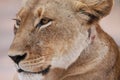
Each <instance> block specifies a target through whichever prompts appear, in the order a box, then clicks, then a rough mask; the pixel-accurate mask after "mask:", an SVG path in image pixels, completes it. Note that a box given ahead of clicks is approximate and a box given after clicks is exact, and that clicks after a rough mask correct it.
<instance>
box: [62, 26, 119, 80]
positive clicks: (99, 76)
mask: <svg viewBox="0 0 120 80" xmlns="http://www.w3.org/2000/svg"><path fill="white" fill-rule="evenodd" d="M95 31H96V35H95V39H94V41H92V42H91V43H90V44H89V46H88V47H87V48H86V49H85V50H83V52H82V53H81V55H80V56H79V58H78V59H77V61H76V62H75V63H73V64H72V65H71V66H70V67H69V68H68V70H67V71H66V72H65V75H66V76H64V79H63V80H73V79H74V80H118V79H117V74H120V71H116V68H119V67H117V65H119V64H118V62H119V61H120V60H118V57H119V55H118V53H119V51H118V48H117V47H118V46H117V45H116V43H115V42H114V40H113V39H112V38H111V37H110V36H109V35H107V34H106V33H105V32H104V31H103V30H102V29H101V28H100V27H99V25H96V27H95ZM111 47H112V48H111ZM113 48H114V49H113ZM117 70H118V69H117ZM119 70H120V69H119ZM116 72H118V73H116ZM115 78H116V79H115Z"/></svg>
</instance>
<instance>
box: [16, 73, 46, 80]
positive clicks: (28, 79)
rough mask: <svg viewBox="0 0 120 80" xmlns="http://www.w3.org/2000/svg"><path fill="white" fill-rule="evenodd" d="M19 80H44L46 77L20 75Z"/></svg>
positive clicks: (40, 75)
mask: <svg viewBox="0 0 120 80" xmlns="http://www.w3.org/2000/svg"><path fill="white" fill-rule="evenodd" d="M18 77H19V80H43V79H44V76H43V75H42V74H32V73H19V74H18Z"/></svg>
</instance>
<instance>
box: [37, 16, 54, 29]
mask: <svg viewBox="0 0 120 80" xmlns="http://www.w3.org/2000/svg"><path fill="white" fill-rule="evenodd" d="M51 21H53V20H52V19H50V18H47V17H44V18H42V19H41V20H40V21H39V23H38V24H37V25H36V28H37V27H41V26H43V25H45V24H48V23H49V22H51Z"/></svg>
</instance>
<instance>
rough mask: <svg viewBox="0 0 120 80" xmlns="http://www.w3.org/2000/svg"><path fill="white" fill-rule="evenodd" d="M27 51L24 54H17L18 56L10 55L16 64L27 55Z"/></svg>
mask: <svg viewBox="0 0 120 80" xmlns="http://www.w3.org/2000/svg"><path fill="white" fill-rule="evenodd" d="M26 55H27V54H26V53H25V54H24V55H16V56H9V57H10V58H11V59H12V60H13V61H14V62H15V63H16V64H19V62H20V61H21V60H23V59H25V57H26Z"/></svg>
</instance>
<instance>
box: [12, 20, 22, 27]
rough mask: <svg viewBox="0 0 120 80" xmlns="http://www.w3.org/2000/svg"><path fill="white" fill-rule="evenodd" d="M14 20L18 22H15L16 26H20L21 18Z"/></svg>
mask: <svg viewBox="0 0 120 80" xmlns="http://www.w3.org/2000/svg"><path fill="white" fill-rule="evenodd" d="M13 20H15V21H16V24H15V26H16V28H19V26H20V23H21V21H20V20H19V19H13Z"/></svg>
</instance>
